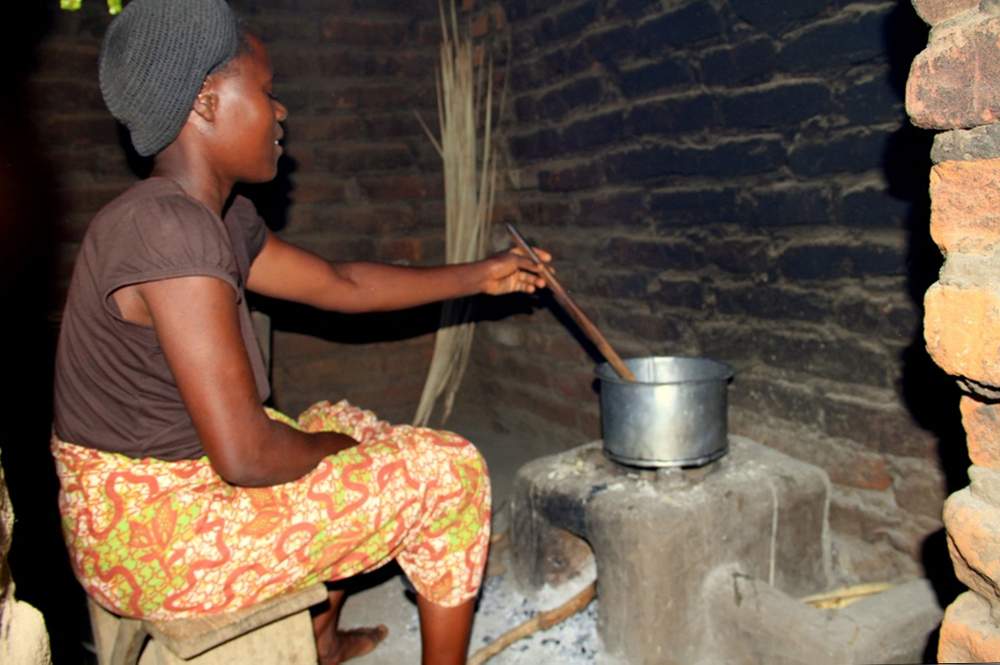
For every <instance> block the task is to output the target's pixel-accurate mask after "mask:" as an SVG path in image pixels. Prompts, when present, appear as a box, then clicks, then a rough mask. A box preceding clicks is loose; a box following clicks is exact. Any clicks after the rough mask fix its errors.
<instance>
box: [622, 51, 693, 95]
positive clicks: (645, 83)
mask: <svg viewBox="0 0 1000 665" xmlns="http://www.w3.org/2000/svg"><path fill="white" fill-rule="evenodd" d="M618 80H619V86H620V87H621V90H622V92H623V93H624V94H625V96H626V97H639V96H642V95H648V94H649V93H652V92H656V91H658V90H669V89H671V88H679V87H683V86H689V85H691V84H692V83H694V80H695V77H694V72H692V71H691V67H690V65H689V64H688V61H687V59H686V58H685V59H680V58H677V59H663V60H660V61H659V62H654V63H652V64H649V65H642V66H640V67H636V68H634V69H628V70H622V71H621V72H620V73H619V75H618Z"/></svg>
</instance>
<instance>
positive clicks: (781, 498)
mask: <svg viewBox="0 0 1000 665" xmlns="http://www.w3.org/2000/svg"><path fill="white" fill-rule="evenodd" d="M829 502H830V482H829V479H828V478H827V475H826V473H825V472H824V471H823V470H822V469H820V468H818V467H815V466H812V465H809V464H806V463H803V462H800V461H798V460H795V459H792V458H791V457H788V456H786V455H784V454H781V453H779V452H777V451H775V450H773V449H771V448H767V447H765V446H762V445H760V444H757V443H755V442H753V441H751V440H749V439H746V438H742V437H738V436H732V435H730V436H729V452H728V454H726V455H725V456H724V457H722V458H720V459H718V460H716V461H714V462H712V463H711V464H708V465H706V466H702V467H699V468H692V469H682V468H660V469H655V470H644V469H637V468H630V467H627V466H623V465H620V464H618V463H615V462H612V461H611V460H609V459H608V458H607V457H606V455H605V454H604V452H603V450H602V444H601V442H600V441H597V442H594V443H590V444H586V445H583V446H580V447H578V448H575V449H572V450H569V451H567V452H564V453H560V454H558V455H553V456H549V457H545V458H542V459H539V460H535V461H533V462H531V463H529V464H527V465H525V466H524V467H522V468H521V469H520V471H519V472H518V474H517V478H516V479H515V486H514V490H513V494H512V498H511V504H510V508H511V513H510V517H511V537H512V545H513V547H512V565H513V573H514V575H515V577H516V579H517V581H518V583H519V585H520V586H521V587H522V588H523V590H524V591H525V592H526V593H529V594H530V593H536V594H537V593H541V592H543V591H544V590H545V589H552V588H558V587H560V586H563V585H573V584H574V583H576V584H579V583H580V581H581V578H585V577H586V576H587V575H588V573H587V572H586V571H587V570H589V571H591V572H590V573H589V574H590V575H592V574H593V571H594V570H595V569H596V574H597V593H598V617H599V625H598V630H599V632H600V635H601V638H602V640H603V642H604V646H605V649H606V650H607V652H608V653H609V654H615V655H618V656H620V657H622V658H624V660H625V661H626V662H628V663H632V664H643V665H645V664H653V663H656V664H665V663H678V664H680V663H683V664H685V665H692V664H696V663H704V664H705V665H707V664H708V663H722V662H725V663H747V664H750V663H768V664H769V665H770V664H773V663H808V664H809V665H823V664H826V663H829V664H830V665H834V664H836V665H844V664H845V663H876V662H892V663H903V662H922V658H923V656H924V651H925V649H926V645H927V640H928V636H929V635H930V634H931V633H933V631H934V629H935V628H936V626H937V625H938V623H939V621H940V619H941V610H940V608H939V606H938V603H937V600H936V598H935V596H934V593H933V591H932V589H931V588H930V585H929V584H928V583H927V582H926V580H913V581H910V582H907V583H903V584H899V585H897V586H895V587H893V588H892V589H890V590H889V591H885V592H883V593H880V594H877V595H874V596H871V597H869V598H866V599H864V600H861V601H858V602H855V603H853V604H851V605H849V606H847V607H844V608H843V609H838V610H823V609H816V608H814V607H812V606H810V605H807V604H805V603H803V602H802V601H800V600H799V599H800V598H801V597H803V596H807V595H809V594H813V593H817V592H821V591H825V590H828V589H829V588H830V586H831V584H832V583H833V580H832V573H831V538H830V533H829V526H828V521H827V512H828V508H829ZM586 581H589V580H586Z"/></svg>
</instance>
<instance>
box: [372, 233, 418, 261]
mask: <svg viewBox="0 0 1000 665" xmlns="http://www.w3.org/2000/svg"><path fill="white" fill-rule="evenodd" d="M375 253H376V255H377V256H378V259H379V260H380V261H386V262H389V263H399V264H405V265H412V264H417V263H420V262H421V261H423V258H424V243H423V241H422V240H421V239H420V238H413V237H409V238H382V239H380V240H379V241H378V243H377V244H376V247H375Z"/></svg>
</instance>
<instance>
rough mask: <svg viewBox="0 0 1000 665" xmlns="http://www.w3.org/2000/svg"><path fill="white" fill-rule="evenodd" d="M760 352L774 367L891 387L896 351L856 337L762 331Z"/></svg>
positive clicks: (758, 338)
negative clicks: (890, 350) (857, 339)
mask: <svg viewBox="0 0 1000 665" xmlns="http://www.w3.org/2000/svg"><path fill="white" fill-rule="evenodd" d="M754 340H755V344H756V346H757V354H758V355H759V357H760V358H761V360H763V362H764V363H766V364H768V365H770V366H771V367H776V368H781V369H786V370H791V371H794V372H808V373H809V374H810V375H813V376H817V377H823V378H827V379H832V380H834V381H842V382H844V383H850V384H862V385H866V386H874V387H876V388H888V387H889V386H890V379H889V370H890V369H891V368H893V367H894V365H895V362H896V360H895V358H894V357H893V356H892V354H889V353H886V352H884V351H882V350H880V349H876V348H873V345H871V344H866V343H859V342H857V341H855V340H853V339H834V338H832V337H826V338H824V337H821V336H819V335H818V334H817V333H815V332H814V333H809V334H803V333H801V332H794V333H793V332H784V331H779V330H769V331H761V332H759V333H758V334H757V335H756V336H755V337H754Z"/></svg>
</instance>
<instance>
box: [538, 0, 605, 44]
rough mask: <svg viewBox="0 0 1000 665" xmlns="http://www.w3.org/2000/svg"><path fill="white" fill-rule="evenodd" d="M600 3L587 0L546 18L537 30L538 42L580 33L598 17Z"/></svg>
mask: <svg viewBox="0 0 1000 665" xmlns="http://www.w3.org/2000/svg"><path fill="white" fill-rule="evenodd" d="M600 4H601V3H600V2H598V0H586V2H584V3H583V4H581V5H579V6H577V7H574V8H572V9H569V10H567V11H564V12H562V13H560V14H556V15H555V16H552V17H549V18H546V19H545V20H543V21H542V23H541V25H540V26H539V28H538V29H537V30H536V31H535V41H536V43H538V44H546V43H548V42H552V41H556V40H561V39H565V38H566V37H571V36H574V35H577V34H580V33H581V32H583V30H584V28H586V27H587V26H588V25H590V24H591V23H593V22H594V21H595V20H596V19H597V17H598V14H599V12H600Z"/></svg>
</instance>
